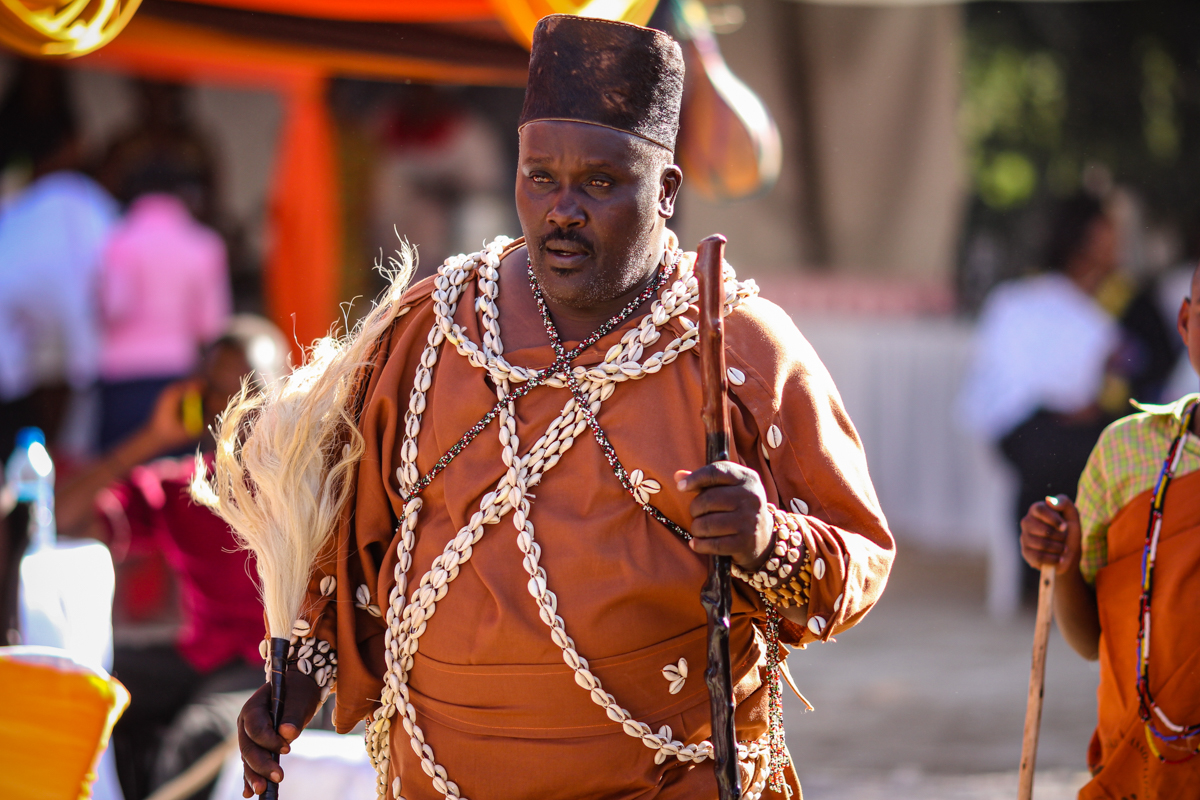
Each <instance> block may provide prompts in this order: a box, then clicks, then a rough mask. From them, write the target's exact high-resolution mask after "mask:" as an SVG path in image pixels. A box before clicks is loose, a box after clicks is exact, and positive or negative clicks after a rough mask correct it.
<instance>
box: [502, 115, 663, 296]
mask: <svg viewBox="0 0 1200 800" xmlns="http://www.w3.org/2000/svg"><path fill="white" fill-rule="evenodd" d="M681 177H682V176H681V173H680V172H679V169H678V168H677V167H674V166H670V165H669V154H668V153H667V151H666V150H663V149H662V148H659V147H657V146H656V145H653V144H650V143H647V142H645V141H644V140H642V139H639V138H638V137H636V136H633V135H630V134H627V133H621V132H619V131H614V130H611V129H609V128H602V127H600V126H598V125H588V124H586V123H579V122H559V121H548V120H547V121H541V122H533V123H530V124H529V125H526V126H525V128H524V129H522V131H521V151H520V159H519V163H518V167H517V190H516V200H517V215H518V216H519V217H520V220H521V228H522V230H523V231H524V233H525V240H526V243H527V245H528V248H529V260H530V262H531V263H532V264H533V272H534V275H535V276H536V277H537V279H538V283H539V284H540V285H541V287H542V291H543V292H545V294H546V296H547V297H548V298H549V299H550V300H551V301H553V302H557V303H559V304H561V305H563V306H567V307H569V308H574V309H579V310H584V311H586V310H589V309H591V308H594V307H596V306H599V305H602V304H604V303H606V302H608V301H611V300H614V299H616V298H619V297H621V296H623V295H625V294H626V293H628V292H629V291H631V290H632V289H634V288H635V287H637V285H638V284H639V283H640V282H642V281H643V280H644V279H645V278H646V277H647V275H648V274H649V273H650V271H652V270H653V269H654V266H655V264H657V263H658V260H659V258H660V256H661V252H662V233H663V227H664V225H665V220H666V219H668V218H669V217H670V216H671V214H672V213H673V212H674V202H675V195H676V193H677V192H678V190H679V183H680V180H681Z"/></svg>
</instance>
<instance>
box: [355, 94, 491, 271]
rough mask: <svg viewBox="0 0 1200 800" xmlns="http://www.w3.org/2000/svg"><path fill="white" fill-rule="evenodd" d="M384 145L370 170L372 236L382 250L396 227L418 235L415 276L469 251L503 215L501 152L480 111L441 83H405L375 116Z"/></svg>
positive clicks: (391, 242) (408, 234)
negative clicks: (394, 100)
mask: <svg viewBox="0 0 1200 800" xmlns="http://www.w3.org/2000/svg"><path fill="white" fill-rule="evenodd" d="M377 125H378V127H379V128H380V130H379V134H378V135H379V138H380V140H381V147H382V153H381V154H380V158H379V165H378V168H377V169H376V170H375V173H374V175H373V177H372V195H373V197H372V215H373V217H374V222H373V224H372V228H373V233H372V235H373V239H374V241H375V243H376V244H377V245H382V246H383V249H384V250H385V251H388V250H391V249H392V247H394V246H395V243H396V231H397V230H399V231H403V232H404V235H405V237H406V238H408V239H409V240H410V241H413V242H419V243H420V248H421V255H422V258H421V263H420V265H419V266H418V271H417V275H416V279H418V280H419V279H420V278H423V277H426V276H428V275H432V274H433V272H434V269H435V267H436V265H437V264H440V263H441V262H442V260H443V259H445V258H447V257H448V256H450V255H452V254H454V253H458V252H469V251H471V250H474V249H475V248H477V247H479V245H480V243H482V242H483V241H484V240H485V239H488V238H490V237H491V235H492V234H493V233H494V232H495V231H496V230H497V229H499V228H502V227H503V226H504V225H505V224H506V223H507V222H508V219H507V217H506V213H507V210H506V208H505V205H504V199H503V195H502V191H503V186H504V178H505V172H504V166H505V158H504V155H503V151H502V148H501V143H500V140H499V136H498V134H497V133H496V131H495V129H494V128H493V127H492V126H491V125H490V124H489V123H488V122H487V121H486V120H484V119H481V118H480V117H479V116H478V115H476V114H474V113H473V112H472V111H471V110H470V109H468V108H466V107H465V106H463V105H462V104H461V103H460V102H458V101H456V100H455V99H454V98H453V97H452V96H450V95H449V94H448V93H447V91H446V90H445V89H444V88H442V87H436V86H428V85H413V86H406V87H404V90H403V92H402V94H401V96H400V101H399V102H398V103H397V104H396V105H395V106H394V107H391V108H389V109H388V110H387V111H386V112H385V113H383V114H382V115H381V118H380V119H379V120H378V121H377Z"/></svg>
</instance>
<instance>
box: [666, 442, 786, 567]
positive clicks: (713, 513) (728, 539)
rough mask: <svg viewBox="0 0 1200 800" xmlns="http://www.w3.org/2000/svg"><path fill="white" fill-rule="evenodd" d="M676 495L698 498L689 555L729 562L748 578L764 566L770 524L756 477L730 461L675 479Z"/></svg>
mask: <svg viewBox="0 0 1200 800" xmlns="http://www.w3.org/2000/svg"><path fill="white" fill-rule="evenodd" d="M675 480H676V482H677V483H678V484H679V489H680V490H681V491H684V492H696V493H697V494H696V497H695V498H694V499H693V500H692V504H691V507H690V510H691V512H692V517H693V522H692V530H691V534H692V542H691V546H692V549H693V550H695V551H696V552H697V553H702V554H705V555H720V556H730V557H731V558H732V559H733V562H734V563H735V564H737V565H738V566H739V567H741V568H742V569H743V570H745V571H747V572H754V571H756V570H758V569H759V568H760V567H761V566H762V564H763V562H764V561H766V560H767V554H768V550H769V548H770V546H771V532H772V529H773V527H774V521H773V520H772V518H771V512H770V511H768V510H767V495H766V492H764V491H763V485H762V480H761V479H760V478H759V477H758V473H757V472H755V471H754V470H752V469H750V468H749V467H744V466H742V465H741V464H735V463H733V462H732V461H718V462H716V463H714V464H709V465H707V466H704V467H701V468H700V469H698V470H696V471H695V472H688V471H686V470H680V471H679V472H676V473H675Z"/></svg>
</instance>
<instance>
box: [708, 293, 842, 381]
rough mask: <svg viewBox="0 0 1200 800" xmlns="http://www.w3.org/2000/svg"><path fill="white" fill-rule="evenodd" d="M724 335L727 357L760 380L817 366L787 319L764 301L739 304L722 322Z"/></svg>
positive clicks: (813, 354)
mask: <svg viewBox="0 0 1200 800" xmlns="http://www.w3.org/2000/svg"><path fill="white" fill-rule="evenodd" d="M725 331H726V339H725V348H726V354H727V357H731V358H730V360H732V361H737V362H740V363H742V364H745V365H747V366H750V367H752V368H754V369H755V370H756V371H757V372H759V373H761V374H763V375H764V376H766V375H772V376H780V375H782V374H784V373H788V372H791V371H792V370H794V369H795V368H797V367H800V368H805V367H806V366H809V365H813V364H819V363H820V359H819V358H818V357H817V354H816V351H814V350H813V348H812V345H810V344H809V343H808V340H807V339H805V338H804V335H803V334H802V333H800V329H799V328H797V327H796V323H795V322H794V321H793V320H792V318H791V316H790V315H789V314H788V313H787V312H786V311H784V310H783V309H782V308H780V307H779V306H778V305H776V304H775V303H773V302H771V301H770V300H767V299H766V298H764V297H760V296H758V295H755V296H753V297H748V298H746V299H745V300H743V301H742V302H741V303H740V304H739V305H738V306H737V307H736V308H735V309H734V310H733V311H732V312H731V313H730V314H729V316H728V317H726V318H725Z"/></svg>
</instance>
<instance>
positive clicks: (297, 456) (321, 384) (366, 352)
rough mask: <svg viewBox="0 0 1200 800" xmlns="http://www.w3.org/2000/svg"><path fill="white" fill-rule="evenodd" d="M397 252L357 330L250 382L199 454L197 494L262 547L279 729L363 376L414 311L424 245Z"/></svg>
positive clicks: (259, 562) (354, 457)
mask: <svg viewBox="0 0 1200 800" xmlns="http://www.w3.org/2000/svg"><path fill="white" fill-rule="evenodd" d="M396 256H397V257H396V258H389V259H388V261H389V265H390V267H391V268H390V269H381V271H383V272H384V274H385V275H386V276H387V277H388V278H389V280H390V286H389V288H388V289H387V291H386V292H385V293H384V294H383V296H382V297H381V298H380V299H379V301H377V302H376V304H375V306H374V307H373V308H372V309H371V311H370V312H369V313H368V314H367V316H366V317H364V318H363V320H362V321H361V322H360V323H359V324H358V325H357V326H356V327H355V329H354V330H353V331H352V332H351V333H350V334H348V335H347V336H344V337H340V338H339V337H336V336H332V335H331V336H327V337H325V338H322V339H319V340H318V341H317V342H316V343H315V344H314V345H313V347H312V348H311V349H310V350H309V351H308V352H307V354H306V355H307V357H306V358H305V361H304V363H303V365H301V366H300V367H298V368H297V369H295V370H294V371H293V372H292V373H291V374H289V375H287V376H285V377H283V378H281V379H280V380H278V381H276V382H274V383H273V384H269V385H267V386H265V387H263V388H261V389H257V388H253V387H252V386H251V385H250V384H249V383H248V382H246V383H243V386H242V390H241V391H240V392H239V393H238V394H237V395H235V396H234V397H233V399H232V400H230V402H229V405H228V407H227V408H226V409H225V412H224V413H223V414H222V415H221V416H220V417H219V418H218V420H217V423H216V427H215V430H214V435H215V437H216V440H217V449H216V454H215V458H214V467H215V469H214V471H213V474H211V475H210V474H208V470H207V469H206V465H205V464H204V462H203V460H201V459H200V457H199V456H197V469H196V476H195V478H194V479H193V481H192V487H191V490H192V496H193V497H194V498H195V499H196V501H197V502H199V503H201V504H203V505H205V506H208V507H209V508H211V509H212V510H213V511H214V512H215V513H217V514H218V515H219V516H220V517H221V518H222V519H224V520H225V521H226V522H227V523H229V526H230V527H231V528H232V529H233V531H234V534H235V535H236V537H237V540H238V543H239V544H240V545H241V546H242V547H243V548H245V549H247V550H250V551H251V552H253V553H254V558H255V564H256V567H257V570H258V579H259V591H260V593H261V596H262V603H263V608H264V610H265V611H266V617H267V628H268V631H269V633H270V636H271V662H270V667H271V685H272V692H271V695H272V699H271V711H272V718H273V723H274V725H275V728H276V729H278V727H279V724H280V720H281V717H282V711H283V704H284V699H283V698H284V691H285V687H284V682H283V675H284V673H285V671H286V666H287V665H286V661H287V657H288V648H289V646H290V644H291V639H292V637H293V635H294V634H293V628H294V626H296V624H297V620H298V618H299V617H301V616H302V614H303V612H304V611H305V609H304V608H302V606H303V603H304V598H305V594H306V591H307V588H308V583H309V578H310V576H311V572H312V569H313V564H314V563H315V562H316V560H317V558H318V556H319V555H320V554H321V551H322V549H323V548H324V547H325V546H326V544H327V543H328V542H329V541H330V539H331V538H332V534H333V532H334V529H335V527H336V526H337V524H338V521H339V519H340V518H341V515H342V511H343V509H344V507H345V506H346V503H347V500H348V499H349V497H350V495H351V490H352V488H353V480H354V468H355V465H356V464H357V463H358V460H359V458H360V457H361V456H362V453H363V450H364V442H363V438H362V435H361V434H360V433H359V431H358V425H357V420H356V419H355V413H356V411H355V408H354V404H355V400H356V398H355V397H354V394H355V388H356V386H357V382H356V379H357V377H358V376H359V375H360V374H361V373H362V371H363V369H364V368H365V367H366V366H367V364H368V362H369V361H370V358H371V355H372V349H373V346H374V344H375V343H376V342H377V341H378V340H379V339H380V338H381V337H382V336H383V335H384V334H385V333H386V332H387V330H388V328H389V327H390V326H391V325H392V323H393V322H394V321H395V320H396V318H397V317H399V316H400V315H402V314H403V313H404V311H405V310H406V309H404V308H402V307H401V303H400V300H401V297H402V295H403V294H404V291H405V289H406V288H407V287H408V282H409V280H411V278H412V274H413V272H414V270H415V268H416V260H417V259H416V251H415V249H414V248H413V247H411V246H410V245H409V244H408V243H407V242H402V243H401V246H400V250H398V251H397V252H396ZM361 388H362V389H365V387H361ZM304 635H309V634H308V633H307V632H306V633H305V634H304ZM276 758H278V756H276ZM277 792H278V787H277V786H276V784H274V783H272V782H268V786H267V791H266V792H265V793H264V795H263V797H264V799H265V800H272V798H274V797H276V796H277Z"/></svg>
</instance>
